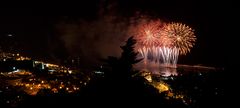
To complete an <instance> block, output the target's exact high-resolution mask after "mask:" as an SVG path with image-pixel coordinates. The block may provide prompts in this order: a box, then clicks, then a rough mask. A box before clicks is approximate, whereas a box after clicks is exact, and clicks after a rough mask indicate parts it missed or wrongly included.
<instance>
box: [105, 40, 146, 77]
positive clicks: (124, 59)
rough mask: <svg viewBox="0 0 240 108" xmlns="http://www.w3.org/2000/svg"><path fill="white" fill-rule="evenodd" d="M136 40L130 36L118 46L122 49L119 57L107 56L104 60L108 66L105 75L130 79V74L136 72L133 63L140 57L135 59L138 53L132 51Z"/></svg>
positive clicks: (138, 60)
mask: <svg viewBox="0 0 240 108" xmlns="http://www.w3.org/2000/svg"><path fill="white" fill-rule="evenodd" d="M135 44H136V40H135V39H134V38H133V36H132V37H130V38H129V39H128V40H127V41H126V44H125V45H124V46H120V47H121V49H122V50H123V52H122V54H121V57H120V58H117V57H112V56H109V57H108V59H106V60H105V62H106V63H107V66H108V67H110V69H109V68H108V70H107V72H106V74H105V76H106V77H107V78H110V79H111V78H114V79H116V80H120V81H123V80H128V79H131V77H132V75H133V74H134V73H135V72H136V71H134V70H133V65H134V64H136V63H138V62H140V61H141V60H142V59H137V55H138V53H137V52H135V51H134V45H135Z"/></svg>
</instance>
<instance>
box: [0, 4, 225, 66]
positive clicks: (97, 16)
mask: <svg viewBox="0 0 240 108" xmlns="http://www.w3.org/2000/svg"><path fill="white" fill-rule="evenodd" d="M84 1H86V2H84ZM73 4H74V5H73ZM226 6H227V7H228V6H229V4H228V3H225V2H220V3H217V2H204V1H198V2H196V1H194V0H192V1H190V0H183V1H182V0H179V1H178V2H175V1H174V2H173V1H171V0H167V2H166V1H160V0H92V1H88V0H83V1H80V3H72V4H71V5H70V4H69V5H68V4H66V5H55V6H54V7H51V6H47V7H44V6H41V7H40V6H36V7H35V6H31V7H29V6H28V7H18V8H17V7H15V8H12V7H8V8H1V14H2V15H1V17H0V37H1V39H3V37H4V36H7V35H9V34H12V35H13V37H12V38H13V39H14V41H16V42H17V44H18V45H16V48H17V49H18V50H19V52H21V53H22V54H24V55H27V56H31V57H33V58H38V59H43V60H47V61H52V62H61V61H62V60H63V59H67V58H71V57H80V60H81V61H82V65H94V64H95V63H98V62H97V60H98V59H99V58H103V57H107V56H108V55H113V56H117V55H119V53H120V51H121V50H120V48H119V46H120V45H122V43H123V42H124V40H125V39H126V37H127V36H126V30H125V29H124V28H125V27H127V22H129V19H130V18H132V17H137V16H138V15H146V16H150V17H152V18H160V19H162V20H164V21H167V22H182V23H185V24H187V25H189V26H190V27H191V28H193V29H195V34H196V36H197V42H196V45H195V46H194V48H193V49H192V50H191V53H189V54H187V55H186V56H180V58H179V63H183V64H202V65H207V66H224V65H225V62H226V58H225V57H226V55H225V53H224V51H223V49H225V44H226V43H225V39H226V38H227V37H228V35H227V33H226V32H225V27H224V26H225V25H226V20H227V19H225V17H226V16H227V15H228V11H230V9H226V8H227V7H226ZM225 7H226V8H225ZM111 18H114V19H115V20H114V21H109V20H110V19H111ZM1 41H2V40H1Z"/></svg>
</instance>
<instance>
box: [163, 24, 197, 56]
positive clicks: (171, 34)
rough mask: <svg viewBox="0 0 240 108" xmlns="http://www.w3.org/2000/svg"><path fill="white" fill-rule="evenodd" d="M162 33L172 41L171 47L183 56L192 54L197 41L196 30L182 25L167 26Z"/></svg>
mask: <svg viewBox="0 0 240 108" xmlns="http://www.w3.org/2000/svg"><path fill="white" fill-rule="evenodd" d="M162 33H163V36H164V37H167V38H168V39H169V40H170V41H171V47H175V48H177V49H178V50H179V53H180V54H183V55H185V54H187V53H188V52H190V48H192V47H193V45H194V43H195V41H196V36H195V35H194V30H193V29H191V28H190V27H188V26H186V25H185V24H181V23H170V24H167V25H166V26H165V27H164V31H163V32H162Z"/></svg>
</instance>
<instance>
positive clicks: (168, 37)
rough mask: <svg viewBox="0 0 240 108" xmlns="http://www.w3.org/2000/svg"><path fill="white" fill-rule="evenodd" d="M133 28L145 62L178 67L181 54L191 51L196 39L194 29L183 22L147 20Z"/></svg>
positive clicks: (138, 47)
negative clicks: (166, 22)
mask: <svg viewBox="0 0 240 108" xmlns="http://www.w3.org/2000/svg"><path fill="white" fill-rule="evenodd" d="M132 29H133V30H131V31H133V32H134V33H133V35H134V36H135V38H136V40H137V47H136V48H137V51H138V52H140V54H141V56H142V57H143V58H144V60H143V61H144V64H148V63H150V64H152V63H153V64H156V65H157V66H167V67H176V64H177V60H178V56H179V54H182V55H185V54H187V53H188V52H190V48H192V47H193V45H194V42H195V41H196V37H195V35H194V32H193V31H194V30H193V29H191V28H190V27H188V26H186V25H184V24H181V23H169V24H165V23H163V22H161V21H160V20H151V21H146V20H145V21H142V22H140V23H139V24H137V26H134V27H133V28H132Z"/></svg>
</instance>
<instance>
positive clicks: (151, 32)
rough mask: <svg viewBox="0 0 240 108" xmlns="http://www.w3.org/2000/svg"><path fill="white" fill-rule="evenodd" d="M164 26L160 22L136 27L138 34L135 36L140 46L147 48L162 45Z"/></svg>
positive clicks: (144, 23) (146, 23) (145, 23)
mask: <svg viewBox="0 0 240 108" xmlns="http://www.w3.org/2000/svg"><path fill="white" fill-rule="evenodd" d="M162 26H163V24H162V22H161V21H160V20H157V21H149V22H143V24H139V25H138V26H137V27H136V31H137V32H136V34H135V36H136V39H137V41H138V44H139V45H141V46H145V47H152V46H158V45H160V44H161V42H160V35H161V32H162Z"/></svg>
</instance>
